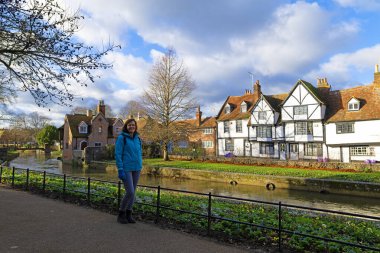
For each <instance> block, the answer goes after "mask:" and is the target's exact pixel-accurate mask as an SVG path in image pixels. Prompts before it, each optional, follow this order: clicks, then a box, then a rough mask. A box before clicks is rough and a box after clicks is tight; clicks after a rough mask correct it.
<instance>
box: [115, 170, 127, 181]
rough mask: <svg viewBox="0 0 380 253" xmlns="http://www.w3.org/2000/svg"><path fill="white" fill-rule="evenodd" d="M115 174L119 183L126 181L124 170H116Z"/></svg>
mask: <svg viewBox="0 0 380 253" xmlns="http://www.w3.org/2000/svg"><path fill="white" fill-rule="evenodd" d="M117 173H118V177H119V179H120V180H121V181H125V180H126V179H127V175H126V174H125V171H124V170H118V171H117Z"/></svg>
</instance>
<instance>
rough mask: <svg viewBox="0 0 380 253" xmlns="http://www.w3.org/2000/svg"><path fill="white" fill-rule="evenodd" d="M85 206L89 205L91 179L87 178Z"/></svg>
mask: <svg viewBox="0 0 380 253" xmlns="http://www.w3.org/2000/svg"><path fill="white" fill-rule="evenodd" d="M87 204H88V205H91V178H90V177H88V178H87Z"/></svg>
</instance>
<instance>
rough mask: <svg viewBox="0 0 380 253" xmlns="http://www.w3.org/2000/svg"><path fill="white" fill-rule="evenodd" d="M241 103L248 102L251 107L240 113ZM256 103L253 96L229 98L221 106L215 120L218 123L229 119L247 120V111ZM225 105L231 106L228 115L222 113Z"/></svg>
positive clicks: (245, 95)
mask: <svg viewBox="0 0 380 253" xmlns="http://www.w3.org/2000/svg"><path fill="white" fill-rule="evenodd" d="M243 101H245V102H248V103H249V104H250V105H251V107H250V108H248V110H247V111H246V112H241V111H240V105H241V103H242V102H243ZM256 102H257V101H256V100H255V95H254V94H244V95H243V96H229V97H228V98H227V100H226V102H225V103H224V104H223V106H222V108H221V110H220V112H219V114H218V116H217V119H218V121H225V120H231V119H248V118H249V116H250V112H249V111H250V109H251V108H252V106H253V105H254V104H255V103H256ZM226 104H230V105H233V108H232V111H231V112H230V113H225V112H224V107H225V105H226Z"/></svg>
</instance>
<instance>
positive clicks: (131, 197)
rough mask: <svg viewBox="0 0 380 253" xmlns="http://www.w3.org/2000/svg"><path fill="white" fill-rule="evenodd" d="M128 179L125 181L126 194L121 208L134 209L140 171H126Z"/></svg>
mask: <svg viewBox="0 0 380 253" xmlns="http://www.w3.org/2000/svg"><path fill="white" fill-rule="evenodd" d="M125 174H126V176H127V179H126V180H124V181H123V184H124V188H125V195H124V197H123V199H122V201H121V204H120V210H121V211H125V210H132V207H133V203H134V202H135V191H136V187H137V183H138V182H139V178H140V171H139V170H138V171H126V173H125Z"/></svg>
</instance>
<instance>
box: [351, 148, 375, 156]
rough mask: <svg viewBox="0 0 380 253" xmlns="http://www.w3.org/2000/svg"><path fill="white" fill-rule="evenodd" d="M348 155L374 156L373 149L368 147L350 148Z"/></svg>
mask: <svg viewBox="0 0 380 253" xmlns="http://www.w3.org/2000/svg"><path fill="white" fill-rule="evenodd" d="M350 155H352V156H365V155H371V156H372V155H375V154H374V150H373V148H370V147H368V146H355V147H350Z"/></svg>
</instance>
